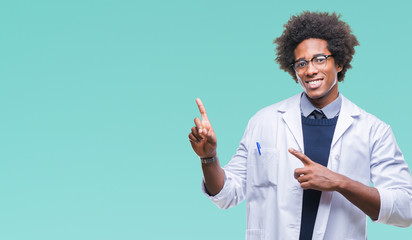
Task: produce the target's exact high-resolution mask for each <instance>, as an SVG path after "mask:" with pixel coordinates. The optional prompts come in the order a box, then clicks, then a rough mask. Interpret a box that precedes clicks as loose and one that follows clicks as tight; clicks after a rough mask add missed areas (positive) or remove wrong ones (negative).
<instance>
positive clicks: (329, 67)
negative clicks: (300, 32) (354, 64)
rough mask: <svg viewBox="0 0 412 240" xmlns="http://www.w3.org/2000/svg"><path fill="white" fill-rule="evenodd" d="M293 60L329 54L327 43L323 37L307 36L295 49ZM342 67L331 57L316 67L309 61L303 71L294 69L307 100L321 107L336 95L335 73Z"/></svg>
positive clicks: (331, 100)
mask: <svg viewBox="0 0 412 240" xmlns="http://www.w3.org/2000/svg"><path fill="white" fill-rule="evenodd" d="M294 53H295V61H298V60H310V59H312V58H313V57H315V56H319V55H331V54H332V53H331V52H330V51H329V50H328V43H327V42H326V41H325V40H323V39H315V38H309V39H306V40H304V41H303V42H301V43H300V44H299V45H298V46H297V47H296V49H295V51H294ZM341 70H342V67H340V66H337V65H335V60H334V58H333V57H329V58H327V60H326V65H324V66H322V67H319V66H318V67H316V66H314V64H313V63H311V62H309V64H308V66H307V68H306V69H305V70H303V71H296V76H297V77H298V79H299V82H300V84H301V85H302V87H303V88H304V89H305V91H306V94H307V95H308V97H309V100H310V101H311V102H312V103H313V104H314V105H315V107H318V108H323V107H324V106H326V105H328V104H329V103H331V102H333V100H335V99H336V98H337V97H338V84H337V74H338V72H340V71H341Z"/></svg>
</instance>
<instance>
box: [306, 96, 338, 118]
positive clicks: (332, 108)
mask: <svg viewBox="0 0 412 240" xmlns="http://www.w3.org/2000/svg"><path fill="white" fill-rule="evenodd" d="M341 105H342V97H341V95H340V94H338V97H337V98H336V99H335V100H334V101H333V102H331V103H329V104H328V105H326V106H325V107H323V108H322V109H319V108H316V107H315V106H313V105H312V103H311V102H310V101H309V99H308V97H307V96H306V93H304V92H303V93H302V96H301V100H300V112H301V113H302V116H304V117H308V116H309V114H311V113H312V112H313V110H322V112H323V113H324V114H325V115H326V117H327V118H328V119H329V118H334V117H336V116H338V115H339V112H340V107H341Z"/></svg>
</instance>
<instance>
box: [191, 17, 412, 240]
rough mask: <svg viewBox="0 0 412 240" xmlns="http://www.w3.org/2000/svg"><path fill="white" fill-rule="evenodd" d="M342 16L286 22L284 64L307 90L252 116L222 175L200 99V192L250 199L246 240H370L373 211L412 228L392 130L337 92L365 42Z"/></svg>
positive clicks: (195, 136) (410, 196) (410, 191)
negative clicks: (368, 222) (368, 223)
mask: <svg viewBox="0 0 412 240" xmlns="http://www.w3.org/2000/svg"><path fill="white" fill-rule="evenodd" d="M339 18H340V16H337V15H336V14H334V13H333V14H328V13H316V12H315V13H313V12H303V13H302V14H300V15H298V16H293V17H292V18H291V19H290V20H289V22H288V23H287V24H286V25H285V29H284V32H283V33H282V35H281V36H280V37H279V38H277V39H276V40H275V43H276V44H277V45H278V46H277V49H276V50H277V58H276V60H277V62H278V63H279V64H280V66H281V69H283V70H285V71H287V72H289V73H290V74H291V75H292V77H293V78H294V79H295V81H296V82H299V83H300V85H301V86H302V88H303V90H304V92H303V93H301V94H298V95H296V96H293V97H291V98H289V99H286V100H284V101H282V102H279V103H276V104H274V105H271V106H269V107H266V108H264V109H262V110H260V111H259V112H258V113H257V114H256V115H255V116H253V117H252V118H251V120H250V121H249V123H248V126H247V128H246V131H245V133H244V136H243V138H242V140H241V142H240V146H239V148H238V149H237V152H236V154H235V155H234V156H233V158H232V160H231V161H230V162H229V163H228V164H227V165H226V166H225V167H224V168H223V169H222V168H221V167H220V164H219V161H218V159H217V153H216V147H217V141H216V135H215V133H214V131H213V128H212V126H211V124H210V122H209V120H208V118H207V114H206V110H205V108H204V106H203V104H202V102H201V101H200V99H196V101H197V104H198V107H199V110H200V113H201V117H202V120H200V119H199V118H195V125H196V127H193V128H192V131H191V133H190V134H189V139H190V142H191V145H192V148H193V150H194V151H195V153H196V154H197V155H198V156H199V157H200V158H201V162H202V170H203V175H204V182H203V184H202V189H203V191H204V193H205V194H206V195H207V196H208V197H209V198H210V199H211V200H212V201H213V202H214V203H215V204H216V205H217V206H219V207H221V208H228V207H232V206H236V205H237V204H238V203H239V202H241V201H242V200H244V199H246V201H247V207H246V209H247V231H246V239H305V240H306V239H327V240H329V239H366V215H367V216H369V217H370V218H371V219H372V220H373V221H375V222H380V223H385V224H391V225H395V226H400V227H408V226H410V225H411V224H412V177H411V173H410V170H409V168H408V166H407V164H406V162H405V161H404V159H403V155H402V153H401V151H400V149H399V148H398V146H397V144H396V141H395V138H394V136H393V133H392V130H391V129H390V127H389V126H388V125H386V124H385V123H383V122H382V121H380V120H379V119H377V118H376V117H375V116H373V115H371V114H369V113H367V112H365V111H364V110H362V109H360V108H359V107H357V106H356V105H355V104H353V103H352V102H350V101H349V100H348V99H346V98H345V97H344V96H343V95H342V94H340V93H339V91H338V82H341V81H343V79H344V76H345V73H346V71H347V70H348V69H349V68H351V65H350V62H351V60H352V57H353V54H354V53H355V50H354V47H355V46H357V45H358V41H357V39H356V37H355V36H354V35H353V34H352V32H351V30H350V28H349V26H348V25H347V24H346V23H345V22H343V21H341V20H340V19H339ZM370 183H372V184H373V187H370V186H369V185H370Z"/></svg>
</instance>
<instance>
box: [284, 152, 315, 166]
mask: <svg viewBox="0 0 412 240" xmlns="http://www.w3.org/2000/svg"><path fill="white" fill-rule="evenodd" d="M288 150H289V152H290V153H291V154H293V156H295V157H297V158H298V159H299V160H300V161H302V163H303V165H305V166H308V165H311V164H312V163H313V161H312V160H310V158H308V156H306V155H305V154H303V153H301V152H299V151H297V150H295V149H293V148H289V149H288Z"/></svg>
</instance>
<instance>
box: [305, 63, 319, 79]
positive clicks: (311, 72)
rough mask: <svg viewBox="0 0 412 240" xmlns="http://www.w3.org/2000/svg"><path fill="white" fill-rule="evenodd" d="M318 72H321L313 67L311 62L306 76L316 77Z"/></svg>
mask: <svg viewBox="0 0 412 240" xmlns="http://www.w3.org/2000/svg"><path fill="white" fill-rule="evenodd" d="M318 72H319V70H318V69H317V68H316V67H315V66H314V65H313V62H310V63H309V64H308V68H307V69H306V75H309V76H311V75H314V74H316V73H318Z"/></svg>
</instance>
